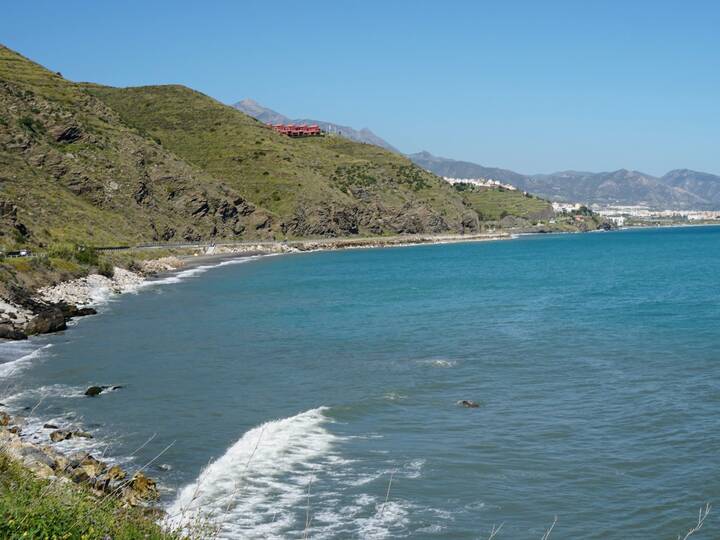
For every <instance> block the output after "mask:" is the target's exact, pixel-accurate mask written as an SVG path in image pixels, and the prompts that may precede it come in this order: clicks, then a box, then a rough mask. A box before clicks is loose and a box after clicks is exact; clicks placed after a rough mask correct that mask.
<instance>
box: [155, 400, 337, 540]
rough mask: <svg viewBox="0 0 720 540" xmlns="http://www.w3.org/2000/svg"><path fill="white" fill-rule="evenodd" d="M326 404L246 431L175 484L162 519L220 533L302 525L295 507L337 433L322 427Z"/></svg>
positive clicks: (268, 532) (269, 532) (277, 533)
mask: <svg viewBox="0 0 720 540" xmlns="http://www.w3.org/2000/svg"><path fill="white" fill-rule="evenodd" d="M326 410H327V409H326V408H325V407H320V408H317V409H311V410H309V411H305V412H303V413H300V414H297V415H295V416H291V417H289V418H284V419H282V420H274V421H271V422H266V423H265V424H262V425H260V426H258V427H256V428H253V429H251V430H250V431H248V432H247V433H245V434H244V435H243V436H242V437H241V438H240V439H239V440H238V441H237V442H236V443H235V444H234V445H232V446H231V447H230V448H229V449H228V450H227V451H226V452H225V454H224V455H223V456H221V457H220V458H219V459H217V460H216V461H214V462H213V463H211V464H210V465H208V466H207V467H206V468H205V470H203V471H202V472H201V473H200V476H199V477H198V479H197V480H196V481H195V482H193V483H191V484H190V485H188V486H185V487H184V488H182V489H181V490H180V492H179V493H178V495H177V498H176V499H175V501H174V502H173V503H172V504H171V505H170V507H169V508H168V518H167V524H168V525H169V526H170V527H172V528H184V529H186V530H187V529H188V528H189V527H192V526H194V525H195V524H197V523H199V522H203V521H205V522H209V523H211V524H212V525H213V526H215V527H217V528H218V529H219V531H218V536H219V537H220V538H273V537H275V538H281V537H285V535H284V534H282V531H284V530H286V529H288V528H290V527H293V526H295V527H297V528H299V529H300V530H302V529H303V526H304V525H303V524H299V523H297V521H298V520H297V516H296V513H297V507H298V506H299V505H300V503H301V502H302V501H303V499H304V497H305V496H306V493H307V490H308V487H309V486H310V484H311V483H312V482H313V481H314V479H315V474H316V472H318V471H319V470H320V469H321V468H322V463H320V461H322V460H323V459H328V458H330V456H329V454H330V452H331V449H332V446H333V444H334V442H335V441H336V439H337V437H336V436H334V435H333V434H331V433H330V432H329V431H327V430H326V429H325V428H324V427H323V425H324V424H325V423H326V422H327V421H328V419H327V417H326V416H325V414H324V411H326Z"/></svg>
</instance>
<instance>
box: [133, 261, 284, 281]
mask: <svg viewBox="0 0 720 540" xmlns="http://www.w3.org/2000/svg"><path fill="white" fill-rule="evenodd" d="M269 256H270V255H252V256H250V257H238V258H234V259H229V260H226V261H222V262H219V263H215V264H203V265H200V266H195V267H193V268H188V269H187V270H181V271H179V272H175V273H173V274H171V275H169V276H166V277H163V278H159V279H149V280H147V281H145V282H144V283H142V284H141V286H140V287H139V288H142V287H148V286H153V285H169V284H173V283H180V282H181V281H185V280H186V279H188V278H192V277H195V276H199V275H200V274H204V273H205V272H207V271H208V270H211V269H213V268H220V267H221V266H228V265H234V264H243V263H247V262H250V261H254V260H257V259H259V258H261V257H269Z"/></svg>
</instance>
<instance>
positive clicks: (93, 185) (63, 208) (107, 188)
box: [0, 47, 269, 248]
mask: <svg viewBox="0 0 720 540" xmlns="http://www.w3.org/2000/svg"><path fill="white" fill-rule="evenodd" d="M233 209H235V215H232V216H229V215H230V214H233ZM251 210H252V211H251ZM226 216H229V217H226ZM268 217H269V213H267V212H265V211H264V210H262V209H256V208H254V206H252V205H251V203H248V202H247V201H244V200H243V199H242V198H241V197H240V195H239V193H237V192H234V191H233V190H231V189H229V188H228V187H227V185H225V184H224V183H223V182H221V181H219V180H217V179H215V178H213V177H212V176H211V175H210V174H208V173H207V172H205V171H202V170H201V169H199V168H198V167H194V166H192V165H190V164H188V163H186V162H185V161H183V160H182V159H180V158H178V157H177V156H175V155H174V154H172V153H171V152H169V151H168V150H166V149H165V148H163V147H162V146H161V145H159V144H157V143H156V142H154V141H153V140H152V139H150V138H148V137H147V136H146V135H145V134H143V133H140V132H138V131H137V130H136V129H133V128H131V127H129V126H127V125H126V124H124V123H123V122H122V120H121V119H120V117H119V115H118V114H117V113H116V112H115V111H113V110H112V109H110V108H109V107H107V106H106V105H105V104H104V103H103V102H102V101H100V100H98V99H97V98H95V97H93V96H91V95H90V94H88V93H87V92H86V91H85V90H84V89H83V88H82V87H81V86H79V85H76V84H74V83H71V82H68V81H66V80H64V79H63V78H62V77H61V76H60V75H57V74H54V73H52V72H50V71H48V70H46V69H44V68H42V67H41V66H39V65H37V64H35V63H33V62H30V61H29V60H27V59H25V58H23V57H22V56H20V55H18V54H17V53H15V52H13V51H11V50H9V49H7V48H5V47H0V234H2V237H1V240H0V243H1V244H2V245H3V246H4V247H6V248H8V247H12V245H13V244H29V245H43V244H47V243H49V242H59V241H83V242H87V243H91V244H94V245H103V244H115V243H119V242H120V243H121V242H137V241H143V240H152V239H178V240H179V239H188V240H190V239H195V238H207V237H210V236H212V235H218V236H234V235H236V234H237V233H246V231H249V232H247V233H246V234H248V235H249V236H250V235H253V234H254V235H261V233H262V232H263V231H262V229H261V230H257V229H256V228H255V225H256V224H258V223H260V224H262V223H263V222H266V221H267V220H268Z"/></svg>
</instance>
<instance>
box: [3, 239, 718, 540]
mask: <svg viewBox="0 0 720 540" xmlns="http://www.w3.org/2000/svg"><path fill="white" fill-rule="evenodd" d="M99 310H100V314H99V315H97V316H91V317H86V318H83V319H80V320H78V321H77V322H75V323H73V326H72V327H71V328H70V329H69V330H68V331H66V332H63V333H60V334H55V335H48V336H42V337H37V338H32V339H30V340H29V341H26V342H16V343H3V344H0V402H1V403H2V404H3V407H4V410H8V411H10V412H12V413H14V414H21V415H23V416H26V417H27V425H26V428H25V436H26V437H28V438H29V439H31V440H32V439H35V440H38V441H48V432H49V430H48V429H46V428H43V425H44V424H45V423H47V422H51V423H54V424H57V425H60V426H61V427H75V426H76V427H78V428H81V429H83V430H86V431H89V432H91V433H92V434H93V435H94V438H93V439H87V440H86V439H82V440H69V441H64V442H62V443H58V444H57V446H58V447H59V448H64V449H66V450H68V451H72V450H76V449H86V450H89V451H90V452H92V453H93V455H95V456H97V457H99V458H102V459H105V460H106V461H109V462H115V463H119V464H121V465H123V466H125V467H127V468H128V469H129V470H131V471H132V470H138V469H141V470H143V471H145V472H146V473H147V474H148V475H150V476H151V477H154V478H156V479H157V481H158V483H159V486H160V490H161V500H160V504H161V505H162V507H163V508H164V509H165V510H166V512H167V517H166V518H165V522H166V524H167V525H168V526H172V527H175V528H192V527H195V526H197V524H198V523H204V524H205V526H207V524H210V525H211V528H212V529H214V530H215V531H216V533H217V536H218V537H219V538H226V539H245V538H258V539H260V538H262V539H265V538H277V539H284V538H313V539H346V538H413V539H425V538H427V539H433V538H450V539H466V538H467V539H478V538H482V539H486V538H488V536H489V535H490V534H491V532H492V530H493V527H494V528H495V530H496V531H497V529H498V528H500V531H499V532H498V533H497V534H496V536H495V538H496V539H500V540H502V539H503V538H508V539H521V540H522V539H540V538H542V536H543V534H544V533H545V531H547V530H548V529H549V528H550V527H551V526H553V523H555V524H554V526H553V530H552V532H551V535H550V538H551V539H581V538H582V539H604V540H608V539H635V538H637V539H662V538H667V539H672V540H674V539H675V538H677V537H678V535H681V537H682V536H684V535H685V533H686V532H687V531H688V530H689V529H690V528H691V527H692V526H693V525H694V524H695V523H696V522H697V519H698V510H699V509H700V508H701V507H703V506H704V505H705V504H706V503H710V504H716V505H718V508H719V510H718V514H720V227H686V228H666V229H643V230H625V231H617V232H604V233H590V234H564V235H534V236H521V237H519V238H517V239H514V240H510V241H496V242H475V243H472V242H469V243H455V244H443V245H423V246H413V247H397V248H385V249H355V250H347V251H334V252H316V253H301V254H289V255H281V256H271V257H259V258H258V257H254V258H239V259H233V260H225V261H223V262H219V263H217V264H213V263H207V264H205V265H202V266H198V267H194V268H191V269H188V270H185V271H183V272H180V273H176V274H173V275H170V276H162V277H160V278H157V279H155V280H153V281H150V282H148V283H147V284H146V285H145V286H144V287H142V288H140V289H139V290H138V291H136V292H135V293H133V294H124V295H121V296H115V297H112V298H110V299H108V301H107V302H105V303H103V304H101V305H100V306H99ZM90 385H113V386H122V388H119V389H116V390H113V391H107V392H104V393H103V394H101V395H100V396H98V397H96V398H89V397H85V396H83V392H84V390H85V389H86V388H87V387H88V386H90ZM461 400H472V401H474V402H476V403H477V405H478V407H473V408H468V407H463V406H461V405H459V404H458V402H460V401H461ZM719 524H720V515H716V514H714V512H713V511H711V514H710V516H709V517H708V518H707V520H706V522H705V524H704V526H703V528H702V529H701V530H699V531H698V532H696V533H695V534H694V535H693V536H692V540H708V539H712V538H720V526H719ZM186 530H187V529H186Z"/></svg>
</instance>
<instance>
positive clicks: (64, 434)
mask: <svg viewBox="0 0 720 540" xmlns="http://www.w3.org/2000/svg"><path fill="white" fill-rule="evenodd" d="M72 436H73V434H72V432H70V431H65V430H63V429H56V430H55V431H53V432H52V433H50V440H51V441H52V442H60V441H65V440H67V439H72Z"/></svg>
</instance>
